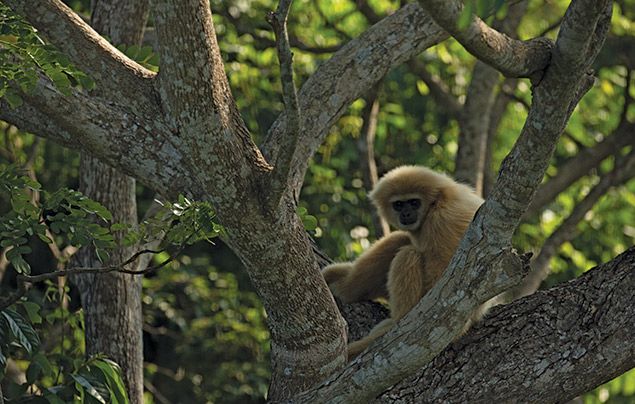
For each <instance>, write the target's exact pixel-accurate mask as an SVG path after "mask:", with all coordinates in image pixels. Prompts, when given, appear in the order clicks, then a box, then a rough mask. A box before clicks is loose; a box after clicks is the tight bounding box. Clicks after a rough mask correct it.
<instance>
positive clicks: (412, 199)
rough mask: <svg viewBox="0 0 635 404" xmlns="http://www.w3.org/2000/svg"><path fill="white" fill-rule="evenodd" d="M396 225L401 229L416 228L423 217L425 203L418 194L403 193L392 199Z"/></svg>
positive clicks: (391, 204) (391, 203)
mask: <svg viewBox="0 0 635 404" xmlns="http://www.w3.org/2000/svg"><path fill="white" fill-rule="evenodd" d="M390 206H391V208H392V211H393V214H394V216H395V219H396V220H395V225H396V226H397V227H398V228H400V229H401V230H416V229H417V228H419V226H420V225H421V219H422V218H423V210H424V209H423V203H422V201H421V198H420V197H419V196H418V195H401V196H398V197H393V198H391V200H390Z"/></svg>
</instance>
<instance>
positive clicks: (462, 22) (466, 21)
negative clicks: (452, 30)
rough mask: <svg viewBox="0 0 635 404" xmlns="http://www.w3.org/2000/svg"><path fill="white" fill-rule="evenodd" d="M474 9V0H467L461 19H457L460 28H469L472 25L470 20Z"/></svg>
mask: <svg viewBox="0 0 635 404" xmlns="http://www.w3.org/2000/svg"><path fill="white" fill-rule="evenodd" d="M473 10H474V3H473V1H471V0H470V1H467V2H466V3H465V6H464V7H463V11H461V16H460V17H459V20H458V21H457V26H458V28H459V29H460V30H463V29H465V28H467V27H468V26H469V25H470V22H472V13H473Z"/></svg>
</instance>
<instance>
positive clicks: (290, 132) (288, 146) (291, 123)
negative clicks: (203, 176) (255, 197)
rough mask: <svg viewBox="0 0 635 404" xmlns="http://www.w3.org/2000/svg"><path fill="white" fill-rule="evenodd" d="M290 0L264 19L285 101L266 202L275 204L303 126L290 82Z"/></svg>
mask: <svg viewBox="0 0 635 404" xmlns="http://www.w3.org/2000/svg"><path fill="white" fill-rule="evenodd" d="M292 2H293V0H280V3H279V4H278V9H277V10H276V11H275V12H271V13H269V15H268V16H267V21H268V22H269V24H271V26H272V27H273V30H274V32H275V35H276V48H277V50H278V60H279V61H280V81H281V82H282V99H283V100H284V106H285V116H286V117H287V127H286V130H285V132H286V133H285V136H284V138H283V143H282V145H281V152H280V153H279V154H278V159H277V160H276V161H275V162H273V166H274V169H273V171H272V173H271V174H270V175H271V177H270V180H269V181H270V182H269V185H270V186H269V188H270V189H271V193H270V195H269V204H270V206H271V207H276V206H277V205H278V204H279V203H280V200H281V198H282V196H283V195H284V193H285V192H286V191H287V188H288V181H287V178H288V176H289V171H290V170H291V161H292V159H293V155H294V154H295V149H296V147H297V144H298V138H299V137H300V132H301V130H302V128H301V127H300V124H301V122H302V118H301V116H300V107H299V105H298V93H297V90H296V87H295V83H294V81H293V54H292V53H291V47H290V45H289V34H288V32H287V18H288V16H289V8H290V7H291V3H292Z"/></svg>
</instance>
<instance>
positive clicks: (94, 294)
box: [73, 154, 143, 403]
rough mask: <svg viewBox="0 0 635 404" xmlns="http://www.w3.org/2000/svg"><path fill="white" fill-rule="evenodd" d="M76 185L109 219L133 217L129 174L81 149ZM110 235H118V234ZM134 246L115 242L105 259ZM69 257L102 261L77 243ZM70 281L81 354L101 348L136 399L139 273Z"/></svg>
mask: <svg viewBox="0 0 635 404" xmlns="http://www.w3.org/2000/svg"><path fill="white" fill-rule="evenodd" d="M79 189H80V191H81V192H83V193H84V194H85V195H87V196H88V197H90V198H92V199H94V200H96V201H99V202H101V203H102V204H103V205H104V206H106V208H108V210H110V212H111V213H112V215H113V222H115V223H127V224H131V225H135V224H136V223H137V204H136V195H135V181H134V179H132V178H130V177H128V176H126V175H123V174H121V173H119V172H117V171H116V170H115V169H113V168H110V167H108V166H106V165H105V164H104V163H100V162H99V161H98V160H96V159H94V158H92V157H90V156H88V155H86V154H83V155H82V163H81V164H80V186H79ZM116 239H118V240H117V241H121V239H120V238H119V237H116ZM135 252H136V248H135V246H131V247H119V248H116V249H115V250H114V251H112V253H111V256H110V260H109V261H108V263H109V264H115V263H118V262H123V261H125V260H127V259H128V258H130V257H131V256H132V254H134V253H135ZM73 259H74V261H75V263H77V266H82V267H94V268H98V267H100V266H103V263H102V262H101V261H100V260H99V259H98V258H97V256H96V254H95V250H94V249H93V248H90V247H83V248H81V249H80V250H79V251H78V252H77V253H76V255H75V256H74V257H73ZM73 281H74V282H75V283H76V284H77V286H78V288H79V291H80V296H81V301H82V308H83V311H84V322H85V325H86V328H85V332H86V354H87V355H93V354H98V353H103V354H106V355H107V356H108V357H109V358H111V359H112V360H114V361H115V362H117V364H119V366H120V367H121V370H122V376H123V380H124V382H125V384H126V387H127V391H128V396H129V398H130V402H131V403H142V402H143V342H142V325H143V319H142V315H141V277H139V276H135V275H129V274H121V273H116V272H112V273H108V274H82V275H76V276H74V277H73Z"/></svg>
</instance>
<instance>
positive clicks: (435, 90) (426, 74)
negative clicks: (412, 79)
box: [408, 59, 463, 118]
mask: <svg viewBox="0 0 635 404" xmlns="http://www.w3.org/2000/svg"><path fill="white" fill-rule="evenodd" d="M408 67H409V68H410V70H411V71H412V72H413V73H414V74H416V75H417V76H418V77H419V78H420V79H421V80H422V81H423V82H424V83H426V85H427V86H428V89H430V95H432V97H433V98H434V100H435V101H436V102H437V103H438V104H439V106H440V107H442V108H443V111H444V112H446V113H449V114H450V115H452V116H453V117H454V118H456V117H458V115H459V113H460V112H461V110H462V109H463V104H461V102H459V100H458V98H457V97H456V96H455V95H454V94H452V92H451V91H450V89H449V88H448V86H447V85H446V84H445V82H444V81H443V80H441V79H440V78H439V77H438V76H435V75H433V74H432V73H430V71H428V69H427V68H426V66H425V64H424V63H423V62H421V61H419V60H418V59H410V60H409V61H408Z"/></svg>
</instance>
